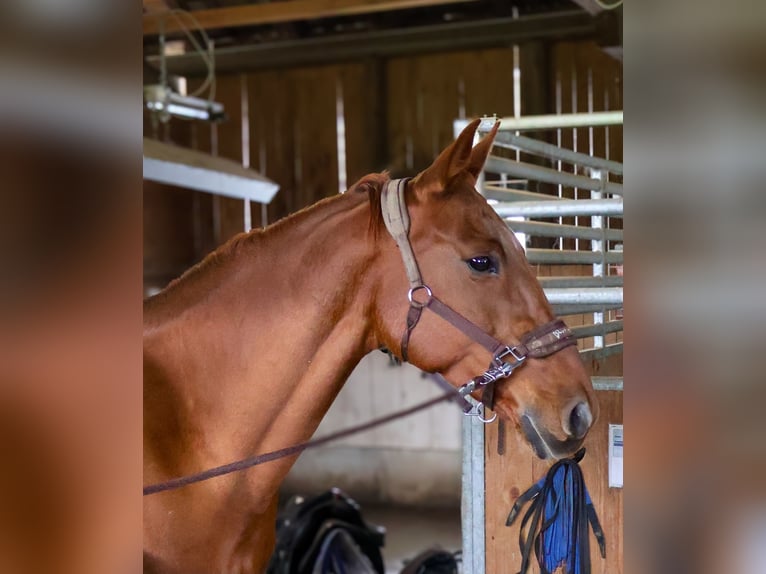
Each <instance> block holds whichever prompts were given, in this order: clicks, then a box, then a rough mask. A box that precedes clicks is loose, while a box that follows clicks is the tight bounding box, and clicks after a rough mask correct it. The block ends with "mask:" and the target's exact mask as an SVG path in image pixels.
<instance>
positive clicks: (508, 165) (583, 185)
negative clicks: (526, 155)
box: [485, 155, 622, 195]
mask: <svg viewBox="0 0 766 574" xmlns="http://www.w3.org/2000/svg"><path fill="white" fill-rule="evenodd" d="M485 170H487V171H491V172H495V173H507V174H509V175H512V176H514V177H523V178H525V179H532V180H535V181H542V182H545V183H552V184H556V185H559V184H560V185H565V186H568V187H577V188H579V189H589V190H591V191H601V192H604V193H611V194H614V195H622V184H621V183H614V182H612V181H603V180H601V179H595V178H592V177H587V176H584V175H575V174H573V173H568V172H565V171H557V170H555V169H550V168H547V167H541V166H539V165H534V164H531V163H524V162H521V161H514V160H512V159H507V158H504V157H498V156H495V155H491V156H489V158H487V163H486V165H485Z"/></svg>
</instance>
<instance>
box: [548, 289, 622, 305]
mask: <svg viewBox="0 0 766 574" xmlns="http://www.w3.org/2000/svg"><path fill="white" fill-rule="evenodd" d="M545 296H546V297H547V298H548V301H549V302H550V303H551V305H591V304H593V305H596V304H598V305H612V304H620V305H621V304H622V287H588V288H584V289H560V288H556V287H553V288H549V289H546V290H545Z"/></svg>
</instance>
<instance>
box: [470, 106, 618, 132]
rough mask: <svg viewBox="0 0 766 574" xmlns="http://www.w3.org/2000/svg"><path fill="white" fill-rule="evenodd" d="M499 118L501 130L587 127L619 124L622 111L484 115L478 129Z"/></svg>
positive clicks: (491, 123) (482, 129)
mask: <svg viewBox="0 0 766 574" xmlns="http://www.w3.org/2000/svg"><path fill="white" fill-rule="evenodd" d="M498 119H499V120H500V130H501V131H514V132H518V131H525V130H549V129H558V128H562V129H563V128H587V127H596V126H621V125H622V111H615V112H588V113H582V114H551V115H545V116H525V117H519V118H514V117H504V118H495V117H484V118H482V121H481V124H479V130H480V131H485V132H488V131H489V130H491V129H492V126H493V125H495V122H496V121H497V120H498Z"/></svg>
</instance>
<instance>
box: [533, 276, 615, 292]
mask: <svg viewBox="0 0 766 574" xmlns="http://www.w3.org/2000/svg"><path fill="white" fill-rule="evenodd" d="M537 280H538V281H539V282H540V285H542V286H543V289H556V288H558V289H565V288H568V289H584V288H588V287H622V285H623V279H622V277H619V276H617V275H607V276H605V277H593V276H591V275H588V276H584V277H569V276H563V277H538V278H537Z"/></svg>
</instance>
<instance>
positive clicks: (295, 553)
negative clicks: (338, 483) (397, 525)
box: [266, 488, 385, 574]
mask: <svg viewBox="0 0 766 574" xmlns="http://www.w3.org/2000/svg"><path fill="white" fill-rule="evenodd" d="M384 542H385V530H384V529H383V528H382V527H378V526H372V525H369V524H367V523H366V522H365V520H364V519H363V518H362V514H361V509H360V507H359V505H358V504H357V503H356V501H354V500H353V499H351V498H350V497H349V496H347V495H346V494H345V493H344V492H343V491H341V490H340V489H337V488H333V489H331V490H329V491H327V492H325V493H323V494H320V495H319V496H316V497H314V498H311V499H305V498H303V497H301V496H294V497H292V498H291V499H290V500H289V501H288V503H287V505H286V506H285V508H284V509H283V510H282V511H281V512H280V514H279V516H278V517H277V544H276V547H275V549H274V554H273V555H272V557H271V560H270V562H269V566H268V568H267V570H266V572H267V574H344V573H347V572H353V573H354V574H384V572H385V567H384V565H383V556H382V555H381V552H380V549H381V548H382V547H383V544H384Z"/></svg>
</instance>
